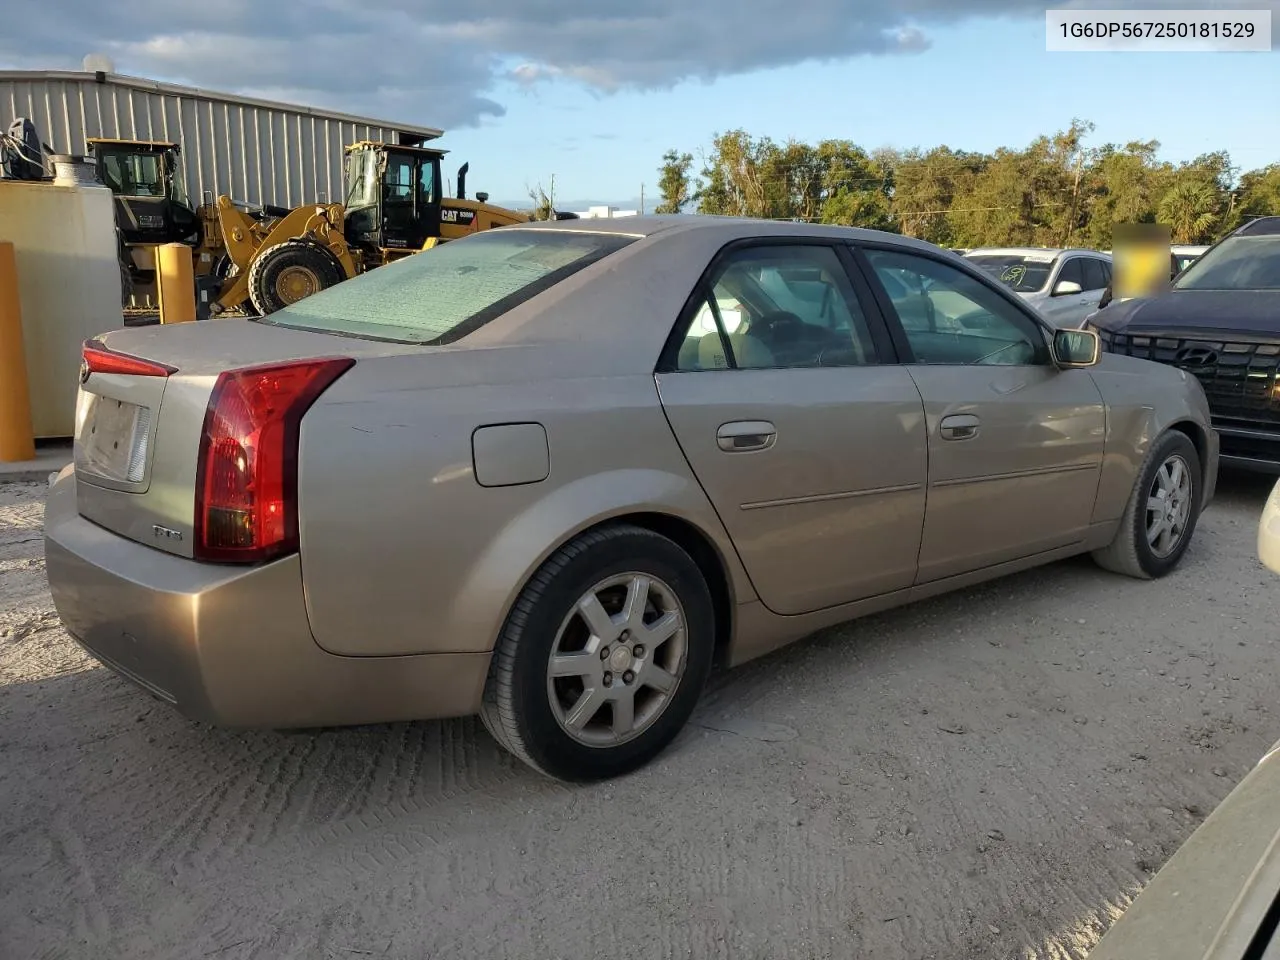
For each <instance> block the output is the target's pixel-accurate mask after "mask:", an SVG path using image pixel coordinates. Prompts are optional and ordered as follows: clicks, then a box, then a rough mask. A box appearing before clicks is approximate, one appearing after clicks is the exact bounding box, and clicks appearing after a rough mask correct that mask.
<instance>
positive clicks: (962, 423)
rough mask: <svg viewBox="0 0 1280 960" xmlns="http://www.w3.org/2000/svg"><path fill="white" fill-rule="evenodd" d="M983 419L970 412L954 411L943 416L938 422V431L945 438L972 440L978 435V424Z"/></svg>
mask: <svg viewBox="0 0 1280 960" xmlns="http://www.w3.org/2000/svg"><path fill="white" fill-rule="evenodd" d="M980 422H981V421H979V420H978V418H977V417H975V416H973V414H970V413H953V414H952V415H951V416H949V417H943V418H942V422H941V423H940V424H938V433H939V434H940V435H941V436H942V439H943V440H972V439H973V438H974V437H976V436H977V435H978V424H979V423H980Z"/></svg>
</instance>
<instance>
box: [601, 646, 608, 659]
mask: <svg viewBox="0 0 1280 960" xmlns="http://www.w3.org/2000/svg"><path fill="white" fill-rule="evenodd" d="M600 659H601V660H608V659H609V648H608V647H601V648H600Z"/></svg>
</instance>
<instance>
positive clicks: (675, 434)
mask: <svg viewBox="0 0 1280 960" xmlns="http://www.w3.org/2000/svg"><path fill="white" fill-rule="evenodd" d="M684 376H695V377H696V376H706V374H705V373H690V374H684ZM653 389H654V391H655V392H656V393H657V395H658V409H660V410H661V411H662V419H663V420H665V421H666V422H667V429H668V430H670V431H671V438H672V439H673V440H674V441H675V444H676V449H677V450H679V451H680V456H681V457H682V458H683V459H684V463H685V466H686V467H688V468H689V476H691V477H693V482H694V483H696V484H697V485H698V489H699V490H701V491H702V496H703V497H704V498H705V499H706V501H707V506H708V507H710V508H711V512H712V513H713V514H715V518H716V519H717V520H718V521H719V522H720V529H721V530H723V531H724V536H725V540H726V541H727V542H728V544H729V546H730V547H731V548H732V549H733V555H734V556H735V557H737V558H738V565H739V566H740V567H741V568H742V573H743V576H745V577H746V578H747V583H749V584H751V590H752V592H754V593H755V595H756V599H757V600H759V601H760V603H761V604H763V605H764V607H765V609H767V610H768V609H770V608H769V605H768V604H767V603H765V602H764V597H763V596H762V595H761V593H760V588H759V587H757V586H756V582H755V580H754V579H753V578H752V576H751V570H750V569H749V568H748V567H747V563H746V561H745V560H744V559H743V557H742V551H741V550H739V549H738V542H737V540H735V539H734V537H733V535H732V534H730V533H729V525H728V524H727V523H725V522H724V517H722V516H721V515H720V510H719V508H718V507H717V506H716V502H715V500H714V499H713V498H712V496H711V492H710V491H709V490H707V488H706V487H705V486H703V483H702V478H701V477H700V476H698V471H697V470H695V469H694V467H693V461H692V460H690V459H689V454H688V451H686V450H685V448H684V444H683V443H682V442H681V441H680V433H679V431H678V430H676V428H675V424H673V423H672V422H671V417H670V415H669V414H668V413H667V404H666V401H664V400H663V399H662V379H661V377H660V375H659V374H657V373H655V374H654V375H653ZM770 612H772V611H770Z"/></svg>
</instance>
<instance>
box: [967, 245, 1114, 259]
mask: <svg viewBox="0 0 1280 960" xmlns="http://www.w3.org/2000/svg"><path fill="white" fill-rule="evenodd" d="M974 254H978V255H981V256H1004V257H1027V256H1042V257H1047V256H1053V257H1061V256H1063V255H1064V254H1072V255H1077V254H1079V255H1083V256H1088V257H1101V258H1103V259H1108V258H1110V256H1111V254H1109V253H1103V252H1102V251H1101V250H1086V249H1084V248H1083V247H974V248H973V249H972V250H970V251H968V252H967V253H966V254H965V256H966V257H972V256H973V255H974Z"/></svg>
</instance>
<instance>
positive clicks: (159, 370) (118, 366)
mask: <svg viewBox="0 0 1280 960" xmlns="http://www.w3.org/2000/svg"><path fill="white" fill-rule="evenodd" d="M80 356H81V359H82V361H83V363H84V370H85V375H88V374H90V373H123V374H127V375H128V376H131V377H167V376H169V375H170V374H173V373H177V372H178V368H177V367H171V366H169V365H168V364H164V363H157V362H156V361H154V360H144V359H143V358H142V357H135V356H131V355H130V354H127V353H120V352H119V351H118V350H109V349H108V348H107V346H106V345H105V344H104V343H103V342H102V341H101V340H86V341H85V342H84V347H83V348H82V349H81V353H80Z"/></svg>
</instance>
